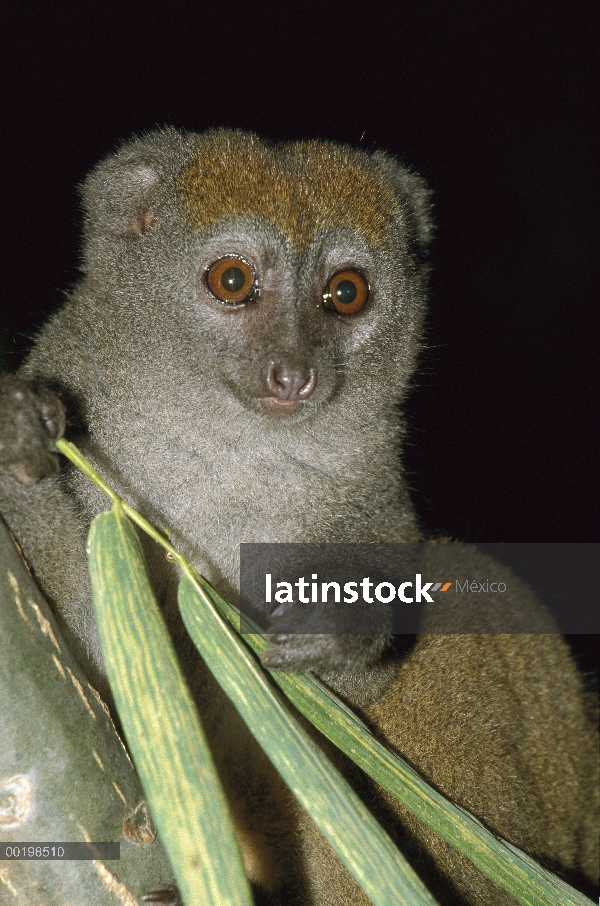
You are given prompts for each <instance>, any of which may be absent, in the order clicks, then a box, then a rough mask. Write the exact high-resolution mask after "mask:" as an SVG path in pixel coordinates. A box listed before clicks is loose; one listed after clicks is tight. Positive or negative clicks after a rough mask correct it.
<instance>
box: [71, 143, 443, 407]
mask: <svg viewBox="0 0 600 906" xmlns="http://www.w3.org/2000/svg"><path fill="white" fill-rule="evenodd" d="M82 194H83V199H84V205H85V208H86V215H87V217H86V235H85V247H84V261H83V267H84V271H85V272H86V274H87V277H88V280H89V281H90V282H91V284H92V285H96V286H102V287H103V288H104V290H105V292H106V295H107V303H106V304H107V306H108V307H109V308H110V319H107V323H108V320H110V327H109V328H108V329H109V330H111V331H114V332H115V337H118V341H119V343H121V344H122V345H123V348H124V349H127V350H129V351H131V350H132V349H135V352H136V355H137V357H138V360H140V359H141V360H142V361H145V362H146V364H147V368H148V369H154V368H156V367H157V366H158V363H159V362H162V367H163V368H164V367H167V368H168V367H169V365H171V366H172V367H173V369H174V370H176V371H177V372H178V373H181V366H182V363H183V362H185V369H186V372H187V373H188V374H189V375H190V377H192V376H193V379H194V380H195V381H197V382H198V386H199V387H202V386H204V387H207V389H208V391H209V392H210V393H213V394H214V393H217V394H219V395H221V394H223V393H224V394H226V395H228V396H229V397H230V398H233V399H234V400H235V401H236V402H237V404H239V406H241V407H242V409H244V410H245V411H247V412H248V411H252V412H255V413H260V414H261V415H263V416H268V417H269V420H274V419H275V420H281V419H283V420H284V421H285V422H286V423H288V424H289V422H290V420H292V421H295V420H298V419H301V420H303V419H305V418H307V417H310V415H311V413H312V412H314V411H316V410H317V409H322V407H323V406H326V405H327V404H329V403H331V402H332V401H334V400H336V399H339V398H340V397H341V396H344V398H345V399H347V400H350V399H351V398H352V399H354V403H353V405H356V404H357V402H358V401H359V400H360V399H361V398H365V395H366V397H368V399H369V400H370V405H371V406H372V405H375V406H378V405H379V404H381V405H382V406H383V407H384V408H385V407H386V406H388V407H389V405H390V404H391V403H395V402H397V401H398V399H399V398H400V397H401V395H402V391H403V389H404V387H405V386H406V383H407V381H408V378H409V376H410V374H411V373H412V370H413V368H414V364H415V359H416V354H417V352H418V348H419V334H420V324H421V319H422V312H423V306H424V300H425V289H426V287H425V284H426V274H427V266H426V264H425V259H426V253H427V248H428V244H429V240H430V236H431V232H432V224H431V217H430V203H429V191H428V189H427V188H426V186H425V183H424V182H423V180H422V179H421V178H420V177H419V176H417V175H416V174H414V173H412V172H411V171H410V170H408V169H406V168H405V167H403V166H402V165H400V164H399V163H398V162H397V161H395V160H394V159H393V158H391V157H389V156H388V155H386V154H384V153H383V152H374V153H366V152H363V151H359V150H356V149H353V148H350V147H346V146H342V145H338V144H334V143H331V142H325V141H299V142H290V143H281V144H271V143H268V142H266V141H263V140H261V139H259V138H258V137H257V136H255V135H253V134H249V133H244V132H239V131H229V130H214V131H210V132H206V133H203V134H199V135H195V134H189V133H180V132H178V131H176V130H174V129H167V130H163V131H156V132H152V133H150V134H148V135H146V136H144V137H142V138H138V139H134V140H133V141H130V142H128V143H126V144H125V145H124V146H123V147H121V149H120V150H119V151H117V153H116V154H114V155H112V156H110V157H108V158H107V159H106V160H105V161H103V162H102V163H101V164H100V165H99V166H98V167H97V168H96V169H95V170H94V171H93V172H92V173H91V174H90V176H89V177H88V179H87V180H86V182H85V184H84V187H83V191H82ZM109 297H110V301H109ZM98 315H99V317H100V318H102V317H103V312H99V313H98ZM124 354H125V352H124ZM358 404H359V405H360V403H359V402H358Z"/></svg>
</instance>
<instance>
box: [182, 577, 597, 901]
mask: <svg viewBox="0 0 600 906" xmlns="http://www.w3.org/2000/svg"><path fill="white" fill-rule="evenodd" d="M197 582H198V584H199V585H200V587H201V588H202V590H203V591H204V592H205V594H207V595H208V596H209V597H210V599H211V600H212V601H213V603H214V604H215V606H216V607H217V609H218V610H219V612H220V613H221V614H222V615H223V616H224V617H225V618H226V619H227V621H228V622H229V623H230V624H231V625H232V626H234V627H236V628H238V629H239V626H240V614H239V612H238V611H237V610H236V609H235V608H234V607H232V606H231V604H229V603H228V602H227V601H224V600H223V599H222V598H221V597H220V595H218V594H217V592H216V591H215V590H214V588H212V586H211V585H209V583H208V582H207V581H206V579H204V578H202V577H200V576H199V577H198V578H197ZM243 619H244V621H245V622H246V623H248V624H249V621H248V620H247V618H246V617H244V618H243ZM249 628H251V627H250V626H249ZM243 638H244V640H245V641H246V642H247V643H248V645H249V646H250V647H251V648H252V650H253V651H254V652H255V653H256V654H260V653H261V652H262V651H264V650H265V649H266V648H267V647H268V644H267V642H266V641H265V639H264V638H263V636H262V635H260V633H258V632H257V633H256V634H244V637H243ZM270 676H271V679H272V680H273V682H275V683H276V684H277V685H278V686H279V688H280V689H281V690H282V692H284V694H285V696H286V698H287V699H288V700H289V701H290V702H292V704H293V705H294V706H295V707H296V708H297V709H298V711H300V713H301V714H303V715H304V716H305V717H306V718H308V720H309V721H310V722H311V723H312V724H313V725H314V726H315V727H317V729H318V730H320V731H321V733H323V735H324V736H325V737H326V738H327V739H329V740H330V742H333V743H334V744H335V745H336V746H338V748H340V749H341V750H342V751H343V752H345V753H346V755H348V756H349V757H350V758H351V759H352V760H353V761H354V762H355V763H356V764H357V765H359V767H361V768H362V769H363V770H364V771H365V773H367V774H368V775H369V776H370V777H372V778H373V779H374V780H375V781H376V782H377V783H379V784H380V785H381V786H382V787H383V788H384V789H386V790H387V791H388V792H390V793H391V794H392V795H393V796H395V797H396V799H398V801H399V802H401V803H402V805H404V806H405V807H406V808H407V809H408V810H409V811H410V812H412V814H413V815H415V816H416V817H417V818H419V819H420V820H421V821H422V822H423V823H424V824H426V825H427V826H428V827H430V828H432V830H434V831H435V832H436V833H437V834H439V835H440V837H442V838H443V839H444V840H446V841H447V842H448V843H450V844H451V845H452V846H454V847H455V848H456V849H457V850H458V851H459V852H461V853H463V854H464V855H465V856H467V858H468V859H470V860H471V862H473V864H474V865H476V866H477V868H479V870H480V871H481V872H482V874H484V875H486V877H488V878H490V880H492V881H493V882H494V883H495V884H497V885H498V886H499V887H502V888H503V889H504V890H506V891H508V892H509V893H510V894H512V896H513V897H514V898H515V899H516V900H517V901H518V902H519V903H521V904H523V906H590V904H591V903H592V901H591V900H589V899H588V898H587V897H586V896H584V895H583V894H582V893H579V891H577V890H575V889H574V888H573V887H571V886H570V885H569V884H566V883H565V882H564V881H562V880H561V879H560V878H559V877H557V876H556V875H555V874H553V873H552V872H550V871H547V870H546V869H545V868H543V867H542V866H541V865H538V863H537V862H535V861H534V860H533V859H531V858H530V856H528V855H527V854H526V853H524V852H522V851H521V850H520V849H518V848H517V847H516V846H513V845H512V844H511V843H507V842H506V841H504V840H500V839H499V838H497V837H495V836H494V835H493V834H492V833H490V831H488V830H487V828H485V827H484V826H483V825H482V824H481V823H480V822H479V821H478V820H477V819H476V818H474V817H473V815H471V814H469V812H467V811H465V810H464V809H462V808H460V807H459V806H457V805H454V804H453V803H452V802H449V801H448V800H447V799H446V798H445V797H444V796H442V795H441V794H440V793H438V792H437V791H436V790H434V789H433V788H432V787H431V786H429V784H428V783H426V781H425V780H423V778H422V777H420V776H419V774H417V772H416V771H414V770H413V769H412V768H411V767H410V766H409V765H408V764H407V763H406V762H405V761H403V759H401V758H399V757H398V756H397V755H395V754H394V753H393V752H390V750H389V749H386V747H385V746H383V745H382V744H381V743H380V742H379V741H378V740H377V739H375V737H374V736H373V735H372V733H371V732H370V730H369V729H368V728H367V727H366V726H365V724H364V723H363V722H362V721H361V720H360V718H359V717H357V716H356V714H354V712H353V711H351V710H350V708H348V707H347V706H346V705H344V704H343V702H341V701H340V700H339V699H338V698H337V697H336V696H335V695H334V694H333V693H332V692H330V691H329V689H327V688H326V687H325V686H324V685H323V684H322V683H321V682H319V680H318V679H317V678H316V677H315V676H313V675H312V674H310V673H305V672H300V671H299V672H287V671H273V672H272V673H271V674H270Z"/></svg>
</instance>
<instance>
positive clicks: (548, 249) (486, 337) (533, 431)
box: [0, 0, 600, 542]
mask: <svg viewBox="0 0 600 906" xmlns="http://www.w3.org/2000/svg"><path fill="white" fill-rule="evenodd" d="M0 25H1V30H2V31H1V33H2V38H1V39H0V40H1V42H2V46H1V47H0V52H1V57H0V59H1V65H2V68H3V83H2V84H3V87H2V105H3V109H2V131H3V142H2V174H3V185H2V192H1V193H0V201H1V205H2V211H1V216H2V224H3V237H4V240H3V251H4V254H3V269H2V280H1V282H0V288H1V294H2V296H1V305H2V308H1V314H0V337H1V343H2V347H3V358H4V366H5V367H8V368H13V367H16V365H17V364H18V362H19V360H20V357H21V356H22V355H23V353H24V352H25V351H26V349H27V346H28V343H29V337H30V336H31V334H32V332H33V331H34V330H35V327H36V325H38V324H39V323H41V320H42V319H43V317H44V316H45V314H46V313H47V312H49V311H50V310H51V309H52V308H53V307H54V306H55V305H56V304H57V303H58V302H59V300H60V298H61V293H62V292H63V291H64V290H65V289H66V288H67V287H68V286H69V284H71V283H72V282H74V281H75V280H76V279H77V253H78V236H79V211H78V205H77V196H76V192H75V186H76V184H77V183H78V182H79V181H80V180H81V179H82V178H83V176H84V175H85V173H86V171H87V170H89V168H90V167H91V166H92V165H93V164H94V163H95V162H96V161H97V160H98V159H99V158H101V157H102V156H103V155H104V154H106V153H107V152H109V151H110V150H111V149H112V148H113V147H114V146H115V144H116V143H117V142H118V141H119V140H121V139H123V138H125V137H127V136H128V135H130V134H131V133H132V132H140V131H143V130H145V129H148V128H152V127H154V126H155V125H162V124H165V123H170V124H173V125H176V126H181V127H186V128H190V129H195V130H202V129H204V128H206V127H208V126H214V125H228V126H237V127H244V128H250V129H253V130H255V131H257V132H258V133H261V134H264V135H267V136H270V137H273V138H282V139H288V138H298V137H315V136H318V137H323V138H330V139H336V140H339V141H343V142H349V143H352V144H360V145H361V146H362V147H364V148H372V147H381V148H385V149H387V150H390V151H392V152H393V153H395V154H397V155H399V156H401V157H402V158H403V159H404V160H405V161H406V162H407V163H409V164H411V165H414V166H415V167H416V168H417V169H418V170H419V171H420V172H421V173H423V174H424V175H425V176H426V178H427V179H428V180H429V182H430V184H431V185H432V187H433V188H434V189H435V192H436V218H437V223H438V238H437V240H436V243H435V246H434V251H433V261H434V276H433V292H432V301H431V313H430V317H429V323H428V330H427V341H428V348H427V350H426V352H425V354H424V355H423V358H422V365H421V369H420V372H419V375H418V376H417V378H416V379H415V388H414V392H413V394H412V396H411V399H410V402H409V404H408V406H407V413H408V418H409V425H410V433H409V443H408V446H407V450H406V457H405V461H406V465H407V469H408V476H409V481H410V484H411V487H412V488H413V494H414V498H415V501H416V503H417V506H418V508H419V512H420V514H421V518H422V520H423V522H424V524H425V526H426V527H427V528H429V529H436V530H437V529H442V530H444V531H446V532H447V533H448V534H451V535H453V536H455V537H458V538H461V539H464V540H473V541H484V542H493V541H571V542H574V541H599V540H600V519H599V518H598V517H599V509H598V500H599V499H600V496H599V495H598V490H597V466H596V463H595V450H596V426H597V421H598V416H597V411H598V401H597V390H596V387H597V374H598V369H597V360H598V342H599V341H598V337H599V333H598V327H599V325H598V296H599V293H598V279H597V260H598V252H599V248H600V246H599V243H598V239H599V232H600V231H599V230H598V226H599V223H598V221H599V214H598V210H599V206H598V188H599V182H600V178H599V176H600V174H599V157H598V150H599V149H598V144H597V138H598V128H597V126H598V124H597V121H596V120H595V117H596V116H597V113H596V111H597V104H598V96H599V93H598V81H597V75H598V73H597V59H598V57H599V56H600V55H599V54H598V6H597V3H596V2H595V0H594V2H587V3H586V2H565V3H559V2H553V0H550V2H547V3H541V2H529V3H527V2H526V3H523V2H519V3H514V2H510V0H508V2H503V3H491V4H480V3H476V2H473V3H468V4H461V3H452V4H442V3H440V4H439V5H438V4H435V3H429V2H422V3H401V2H400V3H395V4H393V5H392V4H390V5H389V6H387V5H379V4H377V3H369V4H358V3H357V4H347V3H346V4H339V3H327V4H320V5H316V4H315V5H311V4H306V3H302V4H300V3H289V2H287V3H279V4H277V5H274V6H267V5H265V4H255V5H251V4H236V3H227V4H225V3H223V4H219V3H213V4H208V5H207V4H204V3H174V4H165V3H163V4H156V6H152V5H150V4H148V3H144V4H142V3H140V4H128V3H122V4H119V5H118V6H117V5H114V6H113V5H110V4H92V3H82V4H79V5H75V4H73V5H70V6H67V5H66V4H65V5H61V3H51V4H48V3H41V2H40V3H19V4H16V3H14V4H12V11H10V10H9V11H6V10H5V11H4V13H3V14H2V22H1V23H0ZM595 391H596V392H595Z"/></svg>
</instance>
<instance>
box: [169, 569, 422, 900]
mask: <svg viewBox="0 0 600 906" xmlns="http://www.w3.org/2000/svg"><path fill="white" fill-rule="evenodd" d="M179 607H180V610H181V615H182V618H183V621H184V623H185V625H186V628H187V630H188V632H189V634H190V636H191V637H192V640H193V641H194V644H195V645H196V647H197V648H198V651H199V652H200V654H201V655H202V658H203V660H204V661H205V662H206V664H207V666H208V668H209V669H210V671H211V672H212V674H213V675H214V677H215V679H216V680H217V682H218V683H219V684H220V685H221V686H222V688H223V690H224V691H225V693H226V694H227V695H228V696H229V698H230V699H231V701H232V702H233V703H234V705H235V706H236V708H237V710H238V711H239V713H240V714H241V716H242V717H243V719H244V721H245V722H246V724H247V725H248V728H249V730H250V732H251V733H252V734H253V736H254V737H255V739H256V740H257V742H258V743H259V744H260V745H261V746H262V748H263V749H264V751H265V752H266V754H267V755H268V757H269V758H270V759H271V761H272V762H273V764H274V765H275V767H276V768H277V770H278V771H279V773H280V774H281V776H282V777H283V779H284V780H285V781H286V783H287V784H288V785H289V787H290V789H291V790H292V792H293V793H294V795H295V796H296V797H297V799H298V801H299V802H300V804H301V805H302V806H303V807H304V808H305V809H306V811H307V812H308V813H309V814H310V816H311V818H312V819H313V821H314V822H315V824H316V825H317V826H318V827H319V829H320V831H321V832H322V833H323V835H324V836H325V838H326V839H327V840H328V842H329V843H330V845H331V846H332V848H333V849H334V850H335V851H336V853H337V854H338V856H339V857H340V859H341V860H342V862H343V863H344V865H345V866H346V868H347V869H348V871H350V873H351V874H352V875H353V876H354V878H355V879H356V881H357V882H358V884H360V886H361V887H362V889H363V890H364V891H365V893H366V894H367V896H368V897H369V898H370V899H371V901H372V902H373V903H374V904H375V906H432V904H434V903H435V902H436V901H435V900H434V899H433V897H432V896H431V894H430V893H429V892H428V891H427V890H426V888H425V887H424V885H423V883H422V882H421V881H420V880H419V878H418V876H417V875H416V874H415V872H414V871H413V869H412V868H411V867H410V866H409V864H408V863H407V861H406V860H405V858H404V856H402V855H401V853H400V852H399V851H398V850H397V848H396V847H395V846H394V844H393V843H392V841H391V840H390V838H389V837H388V835H387V834H386V833H385V831H384V830H383V829H382V828H381V826H380V825H379V824H378V823H377V821H376V820H375V819H374V818H373V816H372V815H371V814H370V812H368V811H367V809H366V808H365V806H364V805H363V804H362V802H361V801H360V799H359V798H358V796H357V795H356V793H355V792H354V791H353V790H352V788H351V787H350V786H349V785H348V783H347V782H346V781H345V780H344V779H343V778H342V776H341V775H340V774H339V772H338V771H337V770H336V769H335V768H334V766H333V765H332V763H331V762H330V761H329V759H328V758H327V756H326V755H324V753H323V752H322V751H321V749H320V748H319V747H318V746H317V744H316V743H315V742H313V740H312V739H311V738H310V737H309V736H308V735H307V734H306V733H305V731H304V730H303V729H302V728H301V727H300V725H299V723H298V722H297V721H296V720H295V719H294V718H293V717H292V716H291V715H290V713H289V709H288V708H287V706H286V705H285V704H284V703H283V701H282V700H281V699H280V697H279V695H278V694H277V693H276V692H275V690H274V689H273V687H272V684H271V682H270V680H269V679H268V677H267V676H266V675H265V673H264V671H263V669H262V668H261V667H260V666H259V664H258V663H257V661H256V658H255V657H254V655H253V654H252V653H251V652H250V651H249V650H248V647H247V646H246V645H245V644H244V642H243V641H242V640H241V639H240V638H239V636H238V635H237V634H236V633H234V632H233V631H232V630H231V629H230V627H229V626H228V624H227V623H226V622H225V621H224V620H223V619H222V618H221V616H220V615H219V614H218V613H217V612H216V610H215V608H214V607H213V605H212V603H211V600H210V598H209V597H208V596H207V594H206V591H205V589H204V587H203V585H202V584H201V583H200V582H199V581H198V580H197V579H196V577H195V576H193V575H192V574H191V573H190V572H188V573H186V574H185V575H184V576H183V578H182V580H181V582H180V585H179Z"/></svg>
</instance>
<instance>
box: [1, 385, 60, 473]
mask: <svg viewBox="0 0 600 906" xmlns="http://www.w3.org/2000/svg"><path fill="white" fill-rule="evenodd" d="M65 424H66V413H65V407H64V406H63V404H62V402H61V401H60V399H59V398H58V396H56V394H55V393H54V392H53V391H52V390H49V389H48V388H47V387H44V386H43V385H39V384H34V383H33V382H30V381H24V380H21V379H19V378H18V377H15V376H14V375H12V374H6V375H3V376H2V377H1V378H0V468H1V469H3V470H5V471H7V472H10V474H11V475H12V476H13V478H15V479H16V480H17V481H18V482H19V483H20V484H23V485H27V486H31V485H34V484H37V482H38V481H40V480H41V479H42V478H45V477H46V476H47V475H54V474H56V472H58V468H59V466H58V456H57V455H56V452H55V451H54V441H56V440H58V439H59V438H60V437H62V435H63V433H64V430H65Z"/></svg>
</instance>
